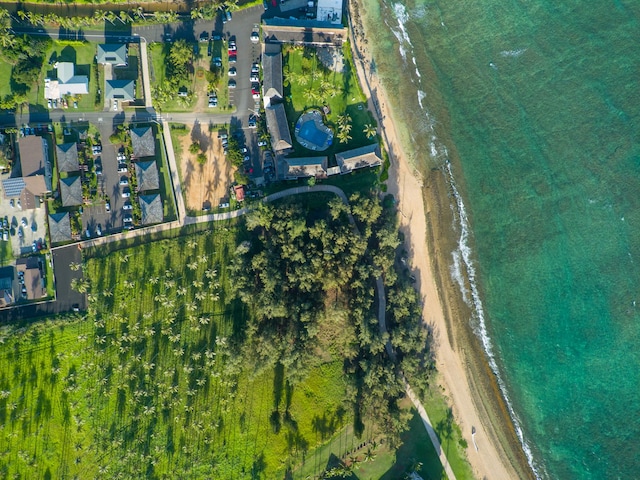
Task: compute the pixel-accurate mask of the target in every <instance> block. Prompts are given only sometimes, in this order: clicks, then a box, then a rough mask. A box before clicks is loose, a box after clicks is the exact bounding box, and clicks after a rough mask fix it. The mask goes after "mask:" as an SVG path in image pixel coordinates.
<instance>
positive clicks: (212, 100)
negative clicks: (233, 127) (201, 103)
mask: <svg viewBox="0 0 640 480" xmlns="http://www.w3.org/2000/svg"><path fill="white" fill-rule="evenodd" d="M217 106H218V99H217V98H215V97H212V98H210V99H209V108H214V107H217Z"/></svg>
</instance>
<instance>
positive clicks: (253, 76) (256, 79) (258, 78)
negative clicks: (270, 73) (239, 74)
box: [249, 73, 260, 83]
mask: <svg viewBox="0 0 640 480" xmlns="http://www.w3.org/2000/svg"><path fill="white" fill-rule="evenodd" d="M249 78H250V80H251V82H252V83H253V82H259V81H260V77H258V74H257V73H252V74H251V77H249Z"/></svg>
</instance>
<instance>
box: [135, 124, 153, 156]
mask: <svg viewBox="0 0 640 480" xmlns="http://www.w3.org/2000/svg"><path fill="white" fill-rule="evenodd" d="M130 132H131V146H132V147H133V156H134V157H135V158H144V157H153V156H154V155H155V154H156V140H155V138H154V136H153V129H152V128H151V127H142V128H132V129H131V131H130Z"/></svg>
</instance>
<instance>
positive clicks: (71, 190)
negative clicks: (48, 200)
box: [60, 176, 82, 207]
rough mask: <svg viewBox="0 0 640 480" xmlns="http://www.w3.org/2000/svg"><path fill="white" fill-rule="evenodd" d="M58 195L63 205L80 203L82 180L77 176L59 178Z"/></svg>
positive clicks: (70, 205) (69, 205)
mask: <svg viewBox="0 0 640 480" xmlns="http://www.w3.org/2000/svg"><path fill="white" fill-rule="evenodd" d="M60 197H61V199H62V205H63V206H65V207H73V206H75V205H82V181H81V179H80V177H79V176H77V177H67V178H61V179H60Z"/></svg>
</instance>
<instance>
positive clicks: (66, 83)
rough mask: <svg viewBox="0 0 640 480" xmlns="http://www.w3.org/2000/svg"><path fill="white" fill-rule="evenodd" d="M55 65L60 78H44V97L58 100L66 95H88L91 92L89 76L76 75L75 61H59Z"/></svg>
mask: <svg viewBox="0 0 640 480" xmlns="http://www.w3.org/2000/svg"><path fill="white" fill-rule="evenodd" d="M54 67H55V68H56V71H57V74H58V78H57V79H51V78H46V79H45V80H44V98H46V99H52V100H56V99H58V98H62V97H64V96H65V95H86V94H87V93H89V77H87V76H86V75H76V74H75V65H74V64H73V63H71V62H58V63H56V64H55V65H54Z"/></svg>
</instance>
